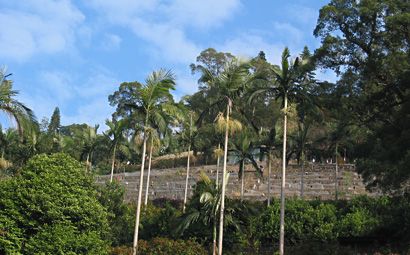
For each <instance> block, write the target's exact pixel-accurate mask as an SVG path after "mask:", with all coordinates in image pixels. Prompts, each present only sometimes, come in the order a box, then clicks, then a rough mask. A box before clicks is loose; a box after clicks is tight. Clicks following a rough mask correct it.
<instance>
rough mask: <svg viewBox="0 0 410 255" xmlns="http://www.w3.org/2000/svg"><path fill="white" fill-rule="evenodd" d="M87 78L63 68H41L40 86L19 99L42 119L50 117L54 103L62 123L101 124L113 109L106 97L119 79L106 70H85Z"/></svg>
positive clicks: (113, 89)
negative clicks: (42, 69) (57, 69)
mask: <svg viewBox="0 0 410 255" xmlns="http://www.w3.org/2000/svg"><path fill="white" fill-rule="evenodd" d="M87 73H89V77H88V78H86V79H85V80H83V78H82V77H77V76H76V75H74V74H72V73H69V72H64V71H56V70H53V71H43V72H41V74H40V75H39V81H40V82H39V84H41V85H40V86H39V87H36V88H34V89H33V90H32V92H31V93H30V94H25V93H22V94H20V95H19V100H21V101H22V102H25V103H26V104H27V106H28V107H30V108H31V109H33V110H34V112H35V113H36V116H37V117H38V118H39V119H40V120H41V119H42V118H43V117H49V116H50V115H51V113H52V111H53V110H54V108H55V107H56V106H58V107H59V108H60V111H61V115H62V118H61V121H62V124H64V125H67V124H71V123H88V124H97V123H98V124H100V125H103V124H104V121H105V119H107V118H110V116H111V113H112V112H113V111H114V110H113V109H112V108H111V107H110V106H109V103H108V96H109V95H110V94H112V93H113V92H114V91H115V90H116V89H117V87H118V85H119V83H120V82H119V81H118V79H116V78H115V77H114V75H113V74H112V73H111V72H109V71H108V70H106V69H103V68H94V69H91V70H87Z"/></svg>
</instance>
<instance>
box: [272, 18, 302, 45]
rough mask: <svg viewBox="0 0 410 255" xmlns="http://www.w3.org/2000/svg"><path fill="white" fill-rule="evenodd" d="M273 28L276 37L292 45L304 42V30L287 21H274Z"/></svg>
mask: <svg viewBox="0 0 410 255" xmlns="http://www.w3.org/2000/svg"><path fill="white" fill-rule="evenodd" d="M273 29H274V33H275V37H277V38H280V39H279V40H280V41H282V42H285V43H287V44H290V45H299V44H301V43H303V32H302V31H301V30H300V29H299V28H296V27H295V26H293V25H292V24H290V23H287V22H274V23H273Z"/></svg>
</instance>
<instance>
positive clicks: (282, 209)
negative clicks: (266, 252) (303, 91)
mask: <svg viewBox="0 0 410 255" xmlns="http://www.w3.org/2000/svg"><path fill="white" fill-rule="evenodd" d="M283 109H284V115H283V154H282V185H281V189H280V234H279V254H280V255H283V254H284V243H285V184H286V180H285V179H286V131H287V130H286V129H287V110H288V97H287V94H285V105H284V107H283Z"/></svg>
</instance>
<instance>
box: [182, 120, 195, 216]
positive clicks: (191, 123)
mask: <svg viewBox="0 0 410 255" xmlns="http://www.w3.org/2000/svg"><path fill="white" fill-rule="evenodd" d="M188 115H189V127H188V135H187V136H188V137H186V138H187V139H186V140H188V141H187V142H188V155H187V163H186V164H187V166H186V179H185V191H184V204H183V207H182V212H183V213H184V212H185V205H186V202H187V196H188V183H189V166H190V165H189V163H190V162H189V161H190V158H191V156H190V153H191V144H192V132H193V128H194V127H193V122H192V118H193V115H194V113H193V112H189V114H188Z"/></svg>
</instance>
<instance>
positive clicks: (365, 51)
mask: <svg viewBox="0 0 410 255" xmlns="http://www.w3.org/2000/svg"><path fill="white" fill-rule="evenodd" d="M409 11H410V3H409V2H408V1H391V0H380V1H354V0H332V1H330V3H329V4H327V5H325V6H324V7H322V8H321V10H320V15H319V19H318V22H317V25H316V28H315V30H314V35H315V36H317V37H320V38H321V41H322V45H321V47H320V48H319V49H317V50H316V52H315V56H316V59H317V61H318V64H319V65H320V66H322V67H325V68H330V69H332V70H334V71H335V72H336V73H338V74H339V75H340V80H339V81H338V82H337V90H338V91H343V92H344V93H343V94H342V96H343V97H342V98H344V100H345V108H346V109H348V111H346V112H347V113H348V114H345V115H344V117H343V118H344V119H345V122H347V124H348V125H360V126H361V127H362V128H363V127H364V128H366V129H367V131H366V132H365V136H364V141H363V142H362V143H361V144H358V146H356V153H357V155H356V156H357V157H358V158H359V160H358V169H359V171H360V172H361V173H362V174H363V176H364V178H365V179H366V180H367V181H368V183H369V184H370V187H375V188H381V189H382V190H384V191H386V192H394V191H398V192H401V191H402V190H403V189H406V185H404V184H405V183H406V182H407V181H408V180H409V179H410V171H408V169H409V168H408V162H409V161H410V153H409V151H410V150H409V144H410V140H409V137H410V136H409V134H410V123H409V121H408V118H403V116H407V115H408V114H409V111H410V110H409V109H410V107H409V101H410V92H409V91H410V89H409V86H408V84H409V77H410V71H409V70H410V68H409V67H410V61H409V59H410V58H409V55H410V51H409V45H410V34H409V29H408V28H409V27H410V20H409V19H408V18H407V17H408V13H409Z"/></svg>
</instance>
